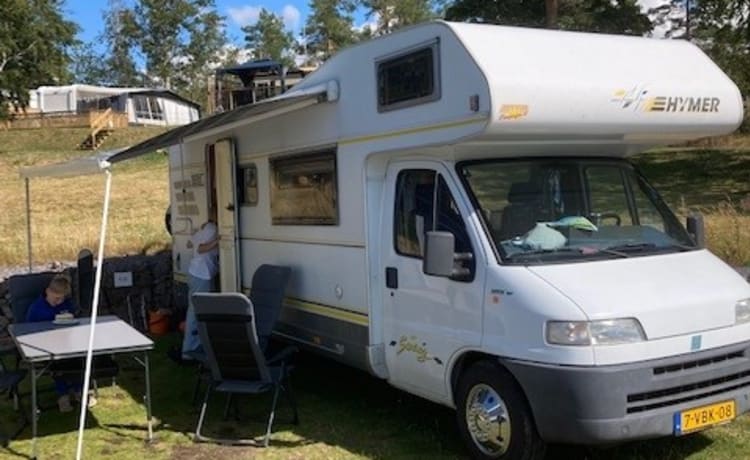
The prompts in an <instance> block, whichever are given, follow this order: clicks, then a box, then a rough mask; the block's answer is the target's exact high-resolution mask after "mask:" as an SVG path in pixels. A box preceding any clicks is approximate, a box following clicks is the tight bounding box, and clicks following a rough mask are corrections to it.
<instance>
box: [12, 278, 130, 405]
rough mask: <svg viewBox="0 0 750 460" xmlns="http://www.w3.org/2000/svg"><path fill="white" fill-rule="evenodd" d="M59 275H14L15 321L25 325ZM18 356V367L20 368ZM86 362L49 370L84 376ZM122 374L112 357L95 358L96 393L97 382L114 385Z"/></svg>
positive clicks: (72, 361)
mask: <svg viewBox="0 0 750 460" xmlns="http://www.w3.org/2000/svg"><path fill="white" fill-rule="evenodd" d="M57 274H58V273H54V272H43V273H31V274H23V275H14V276H11V277H10V278H8V294H9V296H10V306H11V310H12V311H13V321H14V322H16V323H23V322H25V321H26V314H27V312H28V310H29V307H30V306H31V304H32V303H33V302H34V301H35V300H36V299H37V298H38V297H39V296H40V295H41V294H42V293H43V292H44V289H45V288H46V287H47V286H48V285H49V282H50V281H51V280H52V278H53V277H54V276H55V275H57ZM19 359H20V356H19V355H17V359H16V367H18V360H19ZM83 363H84V361H83V360H82V359H75V358H74V359H69V360H63V361H59V362H55V363H53V364H52V365H51V366H50V368H49V370H50V372H51V373H55V374H61V375H83V368H84V364H83ZM119 372H120V367H119V365H118V364H117V362H116V361H115V360H114V359H113V358H112V357H110V356H95V357H94V361H93V366H92V372H91V377H92V384H93V387H94V391H95V392H97V393H98V386H97V380H100V379H104V378H111V379H112V382H113V383H114V379H115V377H117V375H118V374H119Z"/></svg>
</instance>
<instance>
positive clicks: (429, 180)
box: [394, 169, 475, 281]
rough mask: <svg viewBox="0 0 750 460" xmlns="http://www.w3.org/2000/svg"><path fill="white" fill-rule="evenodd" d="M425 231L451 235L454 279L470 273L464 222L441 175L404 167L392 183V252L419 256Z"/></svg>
mask: <svg viewBox="0 0 750 460" xmlns="http://www.w3.org/2000/svg"><path fill="white" fill-rule="evenodd" d="M428 231H439V232H450V233H452V234H453V237H454V249H453V251H454V253H455V254H456V256H455V257H456V259H455V262H454V268H455V269H456V271H455V273H456V274H457V275H456V276H455V277H454V278H453V279H454V280H457V281H471V280H472V279H473V277H474V267H475V262H474V257H473V251H472V247H471V241H470V239H469V234H468V232H467V231H466V224H465V222H464V219H463V218H462V217H461V212H460V211H459V209H458V205H457V204H456V201H455V199H454V198H453V195H452V194H451V192H450V189H449V188H448V184H447V183H446V182H445V179H443V177H442V176H440V175H439V174H437V173H436V172H435V171H432V170H427V169H413V170H404V171H401V173H399V176H398V180H397V185H396V205H395V216H394V246H395V248H396V252H397V253H399V254H401V255H404V256H408V257H415V258H419V259H421V258H422V257H423V256H424V251H425V241H426V239H427V237H426V233H427V232H428Z"/></svg>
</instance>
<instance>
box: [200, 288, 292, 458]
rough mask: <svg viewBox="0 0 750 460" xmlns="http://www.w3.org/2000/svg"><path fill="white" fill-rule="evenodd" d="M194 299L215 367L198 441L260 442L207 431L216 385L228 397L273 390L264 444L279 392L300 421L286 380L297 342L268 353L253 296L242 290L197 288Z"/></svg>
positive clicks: (203, 339) (209, 359)
mask: <svg viewBox="0 0 750 460" xmlns="http://www.w3.org/2000/svg"><path fill="white" fill-rule="evenodd" d="M192 299H193V305H194V307H195V316H196V319H197V323H198V333H199V334H200V338H201V343H202V345H203V349H204V351H205V354H206V365H207V366H208V367H209V369H210V370H211V381H210V382H209V384H208V387H207V388H206V394H205V396H204V398H203V406H202V407H201V411H200V416H199V418H198V426H197V427H196V429H195V438H194V439H195V441H210V442H218V443H223V444H251V445H258V443H257V442H256V441H255V440H252V439H222V438H213V437H207V436H204V435H203V434H202V433H201V429H202V427H203V422H204V420H205V416H206V408H207V406H208V400H209V396H210V395H211V393H212V392H215V391H216V392H220V393H227V394H228V395H229V396H230V397H231V396H232V395H236V394H260V393H266V392H269V391H272V392H273V402H272V404H271V410H270V413H269V415H268V422H267V425H266V434H265V437H264V439H263V442H262V446H264V447H266V446H268V442H269V440H270V437H271V428H272V426H273V421H274V416H275V412H276V403H277V401H278V397H279V394H280V393H281V392H283V393H284V394H285V396H287V399H288V400H289V403H290V404H291V406H292V410H293V412H294V423H295V424H296V423H298V421H299V417H298V414H297V405H296V403H295V401H294V397H293V395H292V393H291V390H290V388H289V386H288V384H287V381H288V377H289V375H288V374H289V367H288V364H287V361H288V359H289V358H290V357H291V355H292V354H294V352H296V348H294V347H286V348H285V349H283V350H282V351H281V352H280V353H278V354H277V355H276V356H274V357H271V358H269V359H266V356H265V355H264V353H263V350H262V349H261V346H260V343H259V339H258V333H257V330H256V323H255V312H254V309H253V304H252V302H251V301H250V299H248V298H247V297H245V296H244V295H242V294H240V293H236V292H226V293H196V294H193V298H192ZM227 409H228V407H227ZM225 415H226V411H225Z"/></svg>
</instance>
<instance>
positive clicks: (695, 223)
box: [686, 212, 706, 248]
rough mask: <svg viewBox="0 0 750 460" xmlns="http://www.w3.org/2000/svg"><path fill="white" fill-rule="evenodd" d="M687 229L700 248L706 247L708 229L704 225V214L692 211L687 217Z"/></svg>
mask: <svg viewBox="0 0 750 460" xmlns="http://www.w3.org/2000/svg"><path fill="white" fill-rule="evenodd" d="M686 227H687V231H688V233H689V234H690V237H691V238H692V239H693V241H695V244H696V245H697V246H698V247H699V248H705V247H706V229H705V227H704V225H703V214H701V213H699V212H693V213H690V215H689V216H688V217H687V225H686Z"/></svg>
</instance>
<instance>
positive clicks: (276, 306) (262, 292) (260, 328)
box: [187, 264, 292, 404]
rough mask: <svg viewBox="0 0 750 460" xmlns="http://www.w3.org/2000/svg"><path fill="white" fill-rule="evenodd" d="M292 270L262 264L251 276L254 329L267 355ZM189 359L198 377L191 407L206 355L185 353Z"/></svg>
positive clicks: (202, 377) (203, 376)
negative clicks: (195, 365)
mask: <svg viewBox="0 0 750 460" xmlns="http://www.w3.org/2000/svg"><path fill="white" fill-rule="evenodd" d="M291 273H292V270H291V269H290V268H289V267H285V266H281V265H270V264H263V265H261V266H260V267H258V268H257V269H256V270H255V273H254V274H253V280H252V287H251V289H250V301H251V302H252V303H253V309H254V311H255V327H256V330H257V333H258V343H259V344H260V349H261V350H262V351H263V352H264V353H266V351H267V349H268V342H269V339H270V337H271V333H272V332H273V328H274V327H275V326H276V322H277V321H278V319H279V315H280V314H281V305H282V302H283V301H284V294H285V292H286V286H287V284H289V277H290V276H291ZM187 355H188V356H190V357H191V358H192V359H194V360H196V361H198V371H197V372H198V376H197V378H196V381H195V389H194V390H193V404H196V403H197V402H198V395H199V393H200V387H201V382H203V381H205V380H207V379H206V378H205V371H206V366H205V360H206V355H205V353H204V352H203V350H197V351H193V352H189V353H187Z"/></svg>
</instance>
